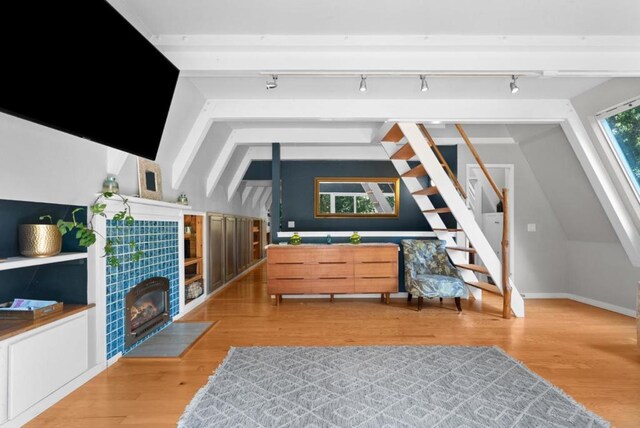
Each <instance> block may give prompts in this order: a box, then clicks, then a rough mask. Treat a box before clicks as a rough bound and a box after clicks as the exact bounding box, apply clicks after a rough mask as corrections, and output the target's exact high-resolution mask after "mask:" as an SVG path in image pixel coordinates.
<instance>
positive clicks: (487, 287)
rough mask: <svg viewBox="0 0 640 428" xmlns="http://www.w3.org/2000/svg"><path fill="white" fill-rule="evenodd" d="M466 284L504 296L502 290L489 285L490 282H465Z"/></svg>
mask: <svg viewBox="0 0 640 428" xmlns="http://www.w3.org/2000/svg"><path fill="white" fill-rule="evenodd" d="M465 284H468V285H470V286H472V287H476V288H480V289H481V290H485V291H488V292H490V293H495V294H502V293H500V290H499V289H498V287H497V286H496V285H495V284H489V283H488V282H483V281H465Z"/></svg>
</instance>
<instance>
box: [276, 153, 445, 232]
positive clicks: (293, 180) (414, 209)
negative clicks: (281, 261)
mask: <svg viewBox="0 0 640 428" xmlns="http://www.w3.org/2000/svg"><path fill="white" fill-rule="evenodd" d="M452 147H453V149H455V146H452ZM442 149H443V155H444V156H445V157H446V158H447V161H448V162H449V164H450V165H451V167H452V169H453V170H454V171H455V170H456V151H455V150H447V149H449V147H443V148H442ZM316 177H398V173H397V171H396V169H395V167H394V166H393V164H392V163H391V161H284V162H282V163H281V179H282V219H281V220H282V221H281V222H282V230H283V231H292V230H304V231H429V230H431V227H430V226H429V224H428V223H427V221H426V219H425V218H424V215H423V214H422V212H421V211H420V208H419V207H418V204H417V203H416V201H415V200H414V199H413V196H412V195H411V193H410V192H409V191H408V190H407V188H406V187H405V185H404V183H402V180H401V181H400V182H401V186H400V215H399V217H396V218H316V217H315V216H314V206H313V198H314V195H313V192H314V180H315V178H316ZM424 184H425V185H426V179H425V183H424ZM431 200H432V201H433V204H434V206H436V207H442V206H445V204H444V201H442V198H441V197H440V196H438V195H436V196H432V197H431ZM444 219H445V224H447V226H448V227H455V220H454V218H453V217H452V216H450V215H448V216H445V217H444ZM288 221H295V228H293V229H290V228H288V227H287V222H288Z"/></svg>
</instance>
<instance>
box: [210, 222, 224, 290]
mask: <svg viewBox="0 0 640 428" xmlns="http://www.w3.org/2000/svg"><path fill="white" fill-rule="evenodd" d="M224 250H225V248H224V217H222V216H217V215H216V216H214V215H212V216H209V287H208V288H207V294H209V293H211V292H212V291H213V290H215V289H217V288H218V287H220V286H222V284H224Z"/></svg>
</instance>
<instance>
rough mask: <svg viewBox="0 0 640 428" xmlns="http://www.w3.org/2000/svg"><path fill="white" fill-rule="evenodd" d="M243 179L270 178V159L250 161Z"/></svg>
mask: <svg viewBox="0 0 640 428" xmlns="http://www.w3.org/2000/svg"><path fill="white" fill-rule="evenodd" d="M243 180H271V161H270V160H268V161H252V162H251V165H249V168H247V172H245V174H244V177H243Z"/></svg>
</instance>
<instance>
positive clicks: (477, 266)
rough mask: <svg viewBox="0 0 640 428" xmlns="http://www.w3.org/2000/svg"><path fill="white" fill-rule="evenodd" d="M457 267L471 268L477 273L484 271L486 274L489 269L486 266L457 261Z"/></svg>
mask: <svg viewBox="0 0 640 428" xmlns="http://www.w3.org/2000/svg"><path fill="white" fill-rule="evenodd" d="M456 266H457V267H459V268H461V269H467V270H472V271H474V272H478V273H484V274H486V275H489V271H488V270H487V268H486V267H484V266H480V265H470V264H466V263H459V264H457V265H456Z"/></svg>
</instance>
